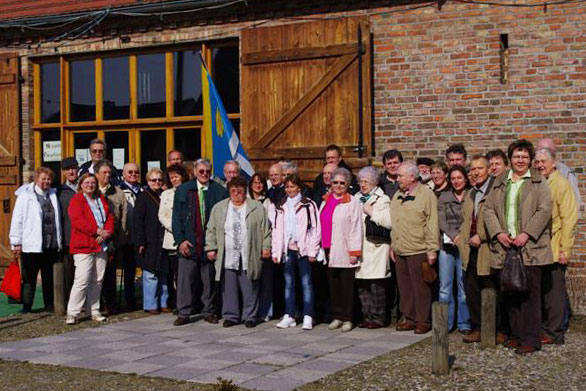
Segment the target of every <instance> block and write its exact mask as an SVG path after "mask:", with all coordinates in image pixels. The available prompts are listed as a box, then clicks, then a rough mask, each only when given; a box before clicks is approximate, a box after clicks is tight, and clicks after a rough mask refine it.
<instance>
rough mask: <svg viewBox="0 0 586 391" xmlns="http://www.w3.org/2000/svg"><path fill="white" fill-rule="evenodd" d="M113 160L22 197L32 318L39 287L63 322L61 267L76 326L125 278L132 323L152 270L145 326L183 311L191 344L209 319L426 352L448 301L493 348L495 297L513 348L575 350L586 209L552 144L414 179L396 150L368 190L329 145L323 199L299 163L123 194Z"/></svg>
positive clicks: (467, 335)
mask: <svg viewBox="0 0 586 391" xmlns="http://www.w3.org/2000/svg"><path fill="white" fill-rule="evenodd" d="M105 150H106V145H105V143H104V141H102V140H99V139H95V140H92V142H91V143H90V153H91V156H92V160H91V161H90V162H88V163H86V164H84V165H82V166H81V167H79V164H78V163H77V161H76V160H75V159H74V158H66V159H64V160H63V161H62V170H63V175H64V177H65V183H63V185H62V186H61V188H59V189H58V190H55V189H53V188H51V182H52V179H53V175H54V174H53V173H52V172H51V170H49V169H48V168H44V167H40V168H38V169H37V170H36V171H35V176H34V181H33V183H31V184H29V185H25V186H23V187H22V188H21V189H19V190H18V192H17V195H18V197H17V202H16V206H15V209H14V214H13V219H12V225H11V230H10V241H11V244H12V247H13V251H14V252H15V253H16V254H17V255H20V254H22V257H21V260H22V270H23V273H22V276H23V277H22V279H23V310H24V311H30V310H31V305H32V298H33V294H34V290H35V281H36V277H37V274H38V272H39V270H41V273H42V279H43V297H44V301H45V305H46V306H47V307H50V306H52V274H51V273H52V263H53V262H56V261H58V259H59V258H60V254H63V259H64V262H65V266H66V267H65V269H66V285H67V287H68V288H67V290H68V293H69V295H68V304H67V319H66V322H67V324H75V323H76V322H77V321H78V320H79V318H80V316H81V313H82V312H83V313H84V314H85V315H86V316H91V318H92V319H94V320H97V321H105V320H106V316H104V315H108V314H111V313H113V311H115V300H116V267H117V264H121V265H122V268H123V276H124V277H123V280H124V296H125V300H126V304H127V307H128V308H134V307H135V306H136V303H137V299H136V295H135V287H134V282H135V272H136V267H137V266H139V267H140V268H141V269H142V287H143V292H142V299H143V300H142V301H143V309H144V311H146V312H148V313H149V314H152V315H156V314H159V313H161V312H172V311H174V312H175V313H176V315H177V318H176V319H175V321H174V325H176V326H181V325H184V324H187V323H189V322H190V321H192V315H193V314H194V313H200V314H201V317H202V318H203V320H204V321H206V322H209V323H218V322H219V320H220V319H222V318H223V326H224V327H232V326H235V325H237V324H244V325H245V326H246V327H255V326H256V325H257V324H258V322H260V321H268V320H270V319H271V318H279V319H280V320H279V322H278V323H277V325H276V326H277V327H278V328H289V327H296V325H297V324H298V323H301V324H302V328H303V329H305V330H310V329H312V327H313V326H314V325H315V324H316V323H320V322H327V323H329V326H328V328H329V329H330V330H335V329H338V328H340V329H341V330H342V331H343V332H347V331H350V330H352V329H353V328H354V327H355V325H358V327H361V328H368V329H376V328H380V327H386V326H387V325H388V324H389V323H390V321H391V319H392V318H393V317H396V319H397V324H396V329H397V330H399V331H414V332H415V333H417V334H423V333H426V332H428V331H429V330H430V328H431V323H430V308H431V302H432V300H433V299H434V297H437V298H438V299H439V301H442V302H447V303H449V328H450V330H453V329H458V330H459V331H460V332H461V333H462V334H464V337H463V338H464V341H465V342H477V341H479V340H480V324H481V321H480V317H481V310H480V309H481V304H480V302H481V300H480V297H481V290H482V289H483V288H486V287H492V288H494V289H496V291H497V292H498V293H497V297H498V305H497V325H496V326H497V330H498V333H497V342H498V343H506V344H507V346H509V347H511V348H514V349H515V351H516V352H517V353H520V354H526V353H531V352H534V351H536V350H539V349H540V347H541V344H543V343H546V344H547V343H563V342H564V332H565V330H566V328H567V319H568V312H569V305H568V299H567V295H566V289H565V270H566V267H567V264H568V262H569V259H570V257H571V251H572V246H573V241H574V235H575V230H576V224H577V219H578V212H579V204H580V192H579V190H578V187H577V181H576V177H575V175H574V174H573V172H572V171H571V170H570V169H569V168H568V167H567V166H565V165H564V164H563V163H562V162H560V161H559V160H558V159H557V158H556V148H555V144H554V143H553V141H552V140H551V139H544V140H541V141H540V142H539V143H538V145H537V148H534V147H533V145H532V144H531V143H530V142H529V141H527V140H518V141H515V142H513V143H512V144H511V145H509V148H508V150H507V151H506V152H503V151H501V150H493V151H490V152H488V154H486V155H475V156H472V157H471V158H470V159H468V156H467V153H466V149H465V147H464V146H463V145H461V144H455V145H451V146H450V147H449V148H448V149H447V151H446V156H445V161H443V160H439V161H434V160H432V159H430V158H419V159H417V161H403V156H402V153H401V152H400V151H398V150H389V151H387V152H385V153H384V155H383V159H382V163H383V170H382V172H380V170H379V169H377V168H375V167H372V166H368V167H364V168H362V169H360V170H359V171H358V172H357V175H354V174H353V173H352V170H351V169H350V167H348V166H347V165H346V163H345V162H344V160H343V159H342V150H341V149H340V148H339V147H338V146H336V145H331V146H328V147H327V148H326V150H325V164H324V166H323V171H322V173H321V174H320V175H319V176H318V177H317V178H316V179H315V181H314V186H313V187H312V188H311V187H309V186H307V185H306V184H305V183H304V182H303V181H302V180H301V177H300V175H299V174H298V172H297V171H298V169H297V166H296V165H295V163H294V162H292V161H290V160H285V159H283V160H281V161H279V162H276V163H275V164H273V165H272V166H271V167H270V169H269V171H268V179H266V178H265V177H263V176H262V175H261V174H258V173H257V174H254V175H253V176H252V178H250V180H247V179H245V178H244V177H243V176H241V175H240V166H239V164H238V162H237V161H229V162H227V163H226V164H225V166H224V175H225V180H220V179H218V178H212V166H211V163H210V162H209V161H208V160H207V159H203V158H202V159H199V160H197V161H195V162H183V156H182V154H181V153H180V152H179V151H171V152H170V153H169V156H168V167H167V168H166V170H165V171H162V170H160V169H158V168H152V169H150V170H149V171H148V172H147V173H146V181H147V184H146V186H142V185H141V184H140V183H139V178H140V173H139V169H138V166H137V165H136V164H134V163H126V164H125V165H124V167H123V169H122V176H121V177H119V175H118V170H117V169H116V168H115V167H114V166H113V165H112V164H111V163H110V162H109V161H108V160H106V159H104V151H105ZM509 165H510V168H509ZM513 250H514V251H517V253H520V255H521V256H522V259H523V271H524V275H525V276H526V286H527V288H526V289H525V290H523V291H522V292H512V291H507V290H504V289H501V284H500V279H501V274H502V272H501V270H502V269H503V266H504V264H505V262H506V260H508V259H509V256H510V254H511V252H512V251H513ZM101 299H102V300H101ZM101 302H102V304H101ZM281 306H282V308H280V307H281ZM542 307H543V310H542ZM101 310H103V311H101ZM281 315H282V316H281Z"/></svg>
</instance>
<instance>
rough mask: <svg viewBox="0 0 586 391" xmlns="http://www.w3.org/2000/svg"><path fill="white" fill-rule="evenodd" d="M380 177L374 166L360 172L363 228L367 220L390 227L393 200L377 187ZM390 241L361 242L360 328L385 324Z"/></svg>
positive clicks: (358, 277)
mask: <svg viewBox="0 0 586 391" xmlns="http://www.w3.org/2000/svg"><path fill="white" fill-rule="evenodd" d="M378 178H379V174H378V172H377V170H376V168H374V167H364V168H363V169H362V170H360V171H359V172H358V183H359V184H360V192H358V193H356V195H355V196H354V197H355V198H356V199H357V200H358V201H360V205H361V206H362V221H363V229H364V230H365V232H366V221H367V219H368V220H370V221H371V222H372V223H374V224H376V225H378V226H380V227H383V228H386V229H390V228H391V200H390V199H389V197H388V196H387V195H386V194H385V192H384V191H383V190H382V189H381V188H380V187H378V186H377V184H378ZM387 232H388V237H387V238H382V237H370V238H369V237H367V236H366V235H364V238H363V239H362V263H361V264H360V268H358V269H357V270H356V279H357V280H358V281H357V282H358V296H359V297H360V303H361V304H362V317H363V321H362V323H360V324H359V325H358V327H361V328H369V329H378V328H381V327H383V326H384V324H385V321H386V314H385V309H386V295H387V292H386V286H387V284H388V281H387V280H388V278H389V277H390V276H391V265H390V255H389V254H390V251H389V250H390V243H391V237H390V232H389V231H387Z"/></svg>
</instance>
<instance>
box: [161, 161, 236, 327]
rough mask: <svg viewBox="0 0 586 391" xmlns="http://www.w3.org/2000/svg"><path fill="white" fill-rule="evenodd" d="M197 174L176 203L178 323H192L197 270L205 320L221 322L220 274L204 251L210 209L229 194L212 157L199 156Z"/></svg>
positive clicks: (175, 236) (174, 222)
mask: <svg viewBox="0 0 586 391" xmlns="http://www.w3.org/2000/svg"><path fill="white" fill-rule="evenodd" d="M194 174H195V178H194V179H193V180H191V181H189V182H185V183H184V184H182V185H181V186H179V188H177V191H176V193H175V201H174V204H173V217H172V226H173V236H174V238H175V243H177V244H178V251H179V259H178V270H177V319H176V320H175V322H174V323H173V324H174V325H175V326H181V325H184V324H187V323H189V316H190V315H191V309H192V306H193V285H194V282H196V281H197V279H196V273H197V274H199V278H201V284H202V295H201V301H202V303H203V309H202V311H201V312H202V315H203V319H204V320H205V321H206V322H208V323H218V315H217V311H218V308H217V296H218V293H217V289H216V288H215V280H216V277H218V279H219V276H216V270H215V265H214V262H213V261H210V260H208V259H207V258H206V257H205V256H204V251H203V250H204V245H205V230H206V226H207V224H208V220H209V218H210V212H211V210H212V208H213V207H214V205H216V204H217V203H218V202H220V201H222V200H224V199H226V198H228V196H229V194H228V190H226V188H225V187H223V186H222V185H220V184H218V183H216V182H214V181H211V180H210V177H211V174H212V164H211V163H210V161H209V160H207V159H198V160H197V161H196V162H195V168H194Z"/></svg>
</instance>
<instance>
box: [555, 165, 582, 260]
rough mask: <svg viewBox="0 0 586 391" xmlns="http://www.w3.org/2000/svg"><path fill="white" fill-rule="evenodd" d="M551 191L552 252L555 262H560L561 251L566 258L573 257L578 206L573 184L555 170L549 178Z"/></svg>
mask: <svg viewBox="0 0 586 391" xmlns="http://www.w3.org/2000/svg"><path fill="white" fill-rule="evenodd" d="M547 182H548V183H549V187H550V190H551V203H552V213H551V216H552V222H551V233H552V238H551V250H552V252H553V260H554V262H557V261H558V260H559V256H560V251H563V252H564V253H565V254H566V257H568V258H569V257H570V255H572V247H574V237H575V236H576V224H577V223H578V205H577V202H576V195H575V194H574V190H573V189H572V184H571V183H570V181H568V180H567V179H566V178H564V177H563V176H562V175H561V174H560V172H559V171H557V170H555V171H554V172H552V173H551V174H550V175H549V178H547Z"/></svg>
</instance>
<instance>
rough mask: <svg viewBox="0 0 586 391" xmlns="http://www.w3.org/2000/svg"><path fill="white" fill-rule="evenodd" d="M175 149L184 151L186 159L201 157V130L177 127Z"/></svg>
mask: <svg viewBox="0 0 586 391" xmlns="http://www.w3.org/2000/svg"><path fill="white" fill-rule="evenodd" d="M174 139H175V149H176V150H178V151H181V152H183V159H184V160H185V161H188V160H192V161H195V160H197V159H199V158H200V157H201V130H200V129H175V132H174Z"/></svg>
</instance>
